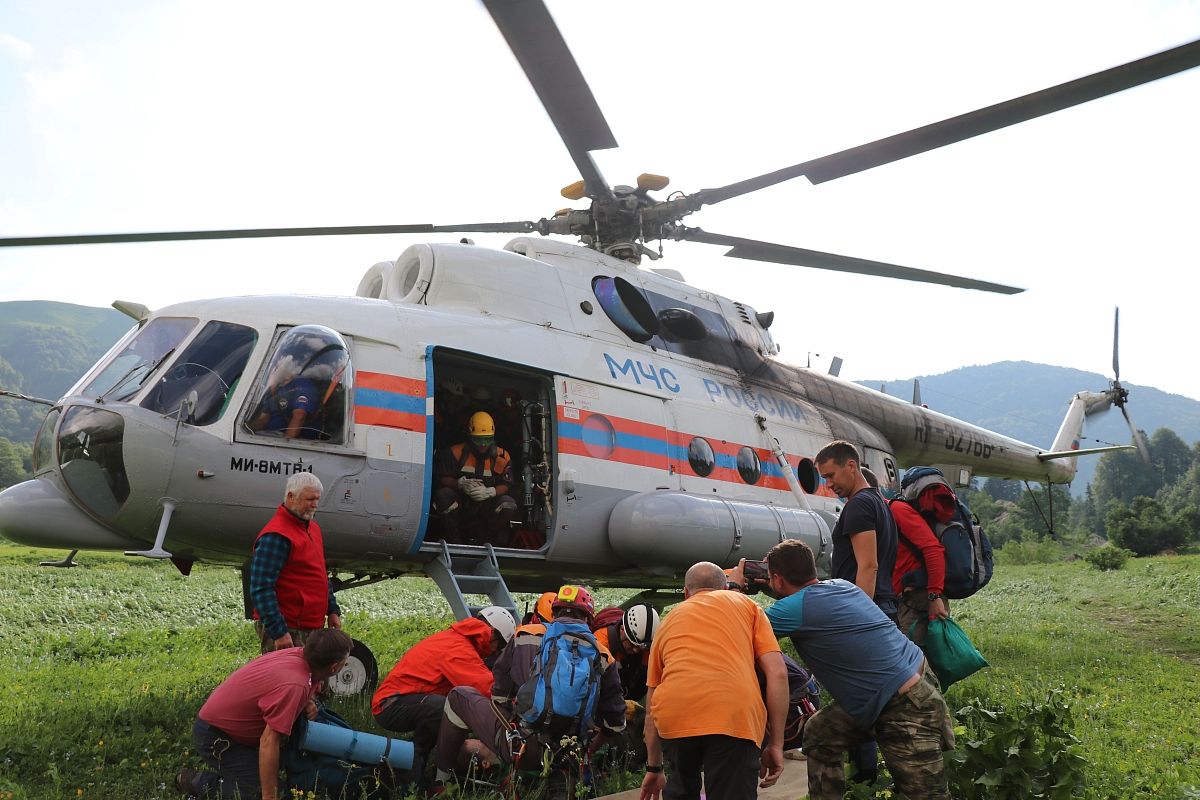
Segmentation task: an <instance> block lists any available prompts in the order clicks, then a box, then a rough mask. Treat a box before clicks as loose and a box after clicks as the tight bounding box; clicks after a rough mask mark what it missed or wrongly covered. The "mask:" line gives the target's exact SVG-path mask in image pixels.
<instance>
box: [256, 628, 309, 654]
mask: <svg viewBox="0 0 1200 800" xmlns="http://www.w3.org/2000/svg"><path fill="white" fill-rule="evenodd" d="M319 630H321V629H320V628H302V629H299V630H297V629H296V628H289V629H288V633H290V634H291V635H292V646H293V647H304V642H305V640H307V639H308V637H309V636H311V635H312V632H313V631H319ZM254 632H255V633H257V634H258V644H259V652H260V653H262V654H263V655H266V654H267V653H270V652H271V651H273V650H274V649H275V640H274V639H272V638H271V634H269V633H267V629H266V628H264V627H263V624H262V622H260V621H259V620H254Z"/></svg>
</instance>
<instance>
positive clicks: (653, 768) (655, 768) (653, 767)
mask: <svg viewBox="0 0 1200 800" xmlns="http://www.w3.org/2000/svg"><path fill="white" fill-rule="evenodd" d="M662 771H663V770H662V764H647V765H646V772H655V773H658V772H662Z"/></svg>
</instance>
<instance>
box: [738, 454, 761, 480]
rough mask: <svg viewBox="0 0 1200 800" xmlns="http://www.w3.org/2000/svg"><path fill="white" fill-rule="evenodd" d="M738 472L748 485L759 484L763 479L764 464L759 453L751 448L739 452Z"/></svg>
mask: <svg viewBox="0 0 1200 800" xmlns="http://www.w3.org/2000/svg"><path fill="white" fill-rule="evenodd" d="M737 471H738V475H741V476H742V480H744V481H745V482H746V483H750V484H754V483H758V479H759V478H761V477H762V462H761V461H759V460H758V453H756V452H754V450H753V449H752V448H749V447H743V448H742V449H741V450H738V454H737Z"/></svg>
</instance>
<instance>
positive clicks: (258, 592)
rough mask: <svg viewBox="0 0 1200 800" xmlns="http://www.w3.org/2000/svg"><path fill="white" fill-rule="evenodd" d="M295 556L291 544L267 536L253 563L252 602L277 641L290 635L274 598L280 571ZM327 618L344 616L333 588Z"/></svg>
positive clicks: (279, 537) (256, 547)
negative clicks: (287, 634)
mask: <svg viewBox="0 0 1200 800" xmlns="http://www.w3.org/2000/svg"><path fill="white" fill-rule="evenodd" d="M291 553H292V543H291V542H289V541H288V540H287V537H286V536H284V535H282V534H279V533H264V534H263V535H262V536H261V537H259V539H258V542H257V543H256V544H255V545H254V558H253V559H252V560H251V562H250V599H251V600H252V601H253V603H254V608H255V609H257V610H258V618H259V620H260V621H261V622H262V624H263V627H264V628H266V630H267V634H268V635H269V636H270V637H271V638H272V639H278V638H279V637H280V636H283V635H284V634H285V633H287V631H288V626H287V623H286V622H284V619H283V615H282V614H280V613H279V600H278V598H276V597H275V584H276V582H277V581H278V580H279V571H280V570H282V569H283V565H284V564H286V563H287V560H288V556H289V555H291ZM325 613H326V614H341V613H342V611H341V609H340V608H338V603H337V598H336V597H334V596H333V584H332V583H330V585H329V607H328V608H327V609H326V611H325Z"/></svg>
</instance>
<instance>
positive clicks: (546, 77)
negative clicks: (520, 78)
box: [483, 0, 617, 198]
mask: <svg viewBox="0 0 1200 800" xmlns="http://www.w3.org/2000/svg"><path fill="white" fill-rule="evenodd" d="M483 4H484V6H486V7H487V10H488V13H489V14H491V15H492V20H493V21H495V23H496V27H497V28H499V29H500V33H501V34H502V35H503V36H504V40H505V41H506V42H508V47H509V49H510V50H512V52H513V55H514V56H516V57H517V62H518V63H520V65H521V69H523V70H525V75H526V77H528V78H529V82H530V83H531V84H533V89H534V91H535V92H537V96H538V98H539V99H540V100H541V101H542V106H543V107H544V108H545V109H546V113H547V114H549V115H550V120H551V121H552V122H553V123H554V127H555V128H557V129H558V135H559V137H561V138H562V140H563V144H565V145H566V146H567V151H568V152H569V153H570V154H571V158H572V160H574V162H575V166H576V167H578V169H579V174H580V175H581V176H582V177H583V180H584V182H585V185H586V187H587V195H588V197H592V198H597V197H610V196H611V195H612V191H611V190H610V189H609V188H608V183H607V182H605V180H604V176H603V175H601V174H600V169H599V168H598V167H597V166H596V162H594V161H593V160H592V157H591V155H590V153H589V151H591V150H607V149H609V148H612V147H616V146H617V140H616V139H615V138H614V137H613V134H612V131H611V130H610V129H609V127H608V122H606V121H605V119H604V113H603V112H602V111H601V110H600V106H599V104H597V103H596V98H595V96H594V95H593V94H592V90H591V88H590V87H589V86H588V84H587V81H586V80H584V77H583V73H582V72H580V70H579V65H578V64H577V63H575V57H574V56H572V55H571V51H570V50H569V49H568V48H567V43H566V42H565V41H564V40H563V37H562V33H561V32H559V30H558V26H557V25H555V24H554V19H553V18H552V17H551V16H550V12H549V11H548V10H547V9H546V5H545V4H544V3H542V2H541V0H483Z"/></svg>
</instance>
